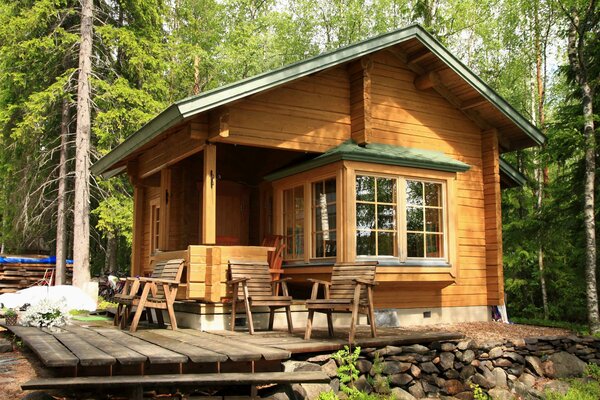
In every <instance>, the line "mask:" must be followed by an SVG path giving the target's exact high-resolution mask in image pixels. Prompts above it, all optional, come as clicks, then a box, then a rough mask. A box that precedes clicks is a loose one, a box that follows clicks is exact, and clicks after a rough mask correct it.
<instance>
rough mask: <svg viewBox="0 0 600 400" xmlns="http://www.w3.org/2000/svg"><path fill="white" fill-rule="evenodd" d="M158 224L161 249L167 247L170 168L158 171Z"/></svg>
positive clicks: (164, 249)
mask: <svg viewBox="0 0 600 400" xmlns="http://www.w3.org/2000/svg"><path fill="white" fill-rule="evenodd" d="M160 196H161V197H160V225H159V229H160V230H159V232H158V240H159V249H160V250H162V251H166V250H171V249H169V225H170V214H171V213H170V212H169V209H170V206H171V201H170V200H171V199H170V197H171V169H170V168H163V169H162V170H161V171H160Z"/></svg>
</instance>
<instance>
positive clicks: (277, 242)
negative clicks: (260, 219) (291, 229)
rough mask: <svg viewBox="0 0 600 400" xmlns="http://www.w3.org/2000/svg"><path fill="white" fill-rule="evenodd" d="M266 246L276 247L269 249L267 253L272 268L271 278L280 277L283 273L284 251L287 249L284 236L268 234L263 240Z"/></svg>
mask: <svg viewBox="0 0 600 400" xmlns="http://www.w3.org/2000/svg"><path fill="white" fill-rule="evenodd" d="M262 245H263V246H264V247H274V248H275V250H274V251H269V252H268V254H267V261H268V262H269V269H270V270H271V271H270V272H271V278H272V279H279V278H280V277H281V274H282V273H283V268H282V266H283V252H284V250H285V243H283V236H281V235H268V236H265V238H264V239H263V241H262Z"/></svg>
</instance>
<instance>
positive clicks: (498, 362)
mask: <svg viewBox="0 0 600 400" xmlns="http://www.w3.org/2000/svg"><path fill="white" fill-rule="evenodd" d="M493 364H494V367H502V368H510V367H512V366H513V363H512V361H510V360H507V359H506V358H497V359H495V360H494V362H493Z"/></svg>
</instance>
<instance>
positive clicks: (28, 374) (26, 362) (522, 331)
mask: <svg viewBox="0 0 600 400" xmlns="http://www.w3.org/2000/svg"><path fill="white" fill-rule="evenodd" d="M0 329H2V328H0ZM407 329H410V330H411V331H423V332H431V331H453V332H461V333H463V334H464V335H465V336H466V337H468V338H471V339H474V340H477V341H481V342H485V341H497V340H502V339H509V340H514V339H523V338H525V337H532V336H534V337H535V336H555V335H568V334H571V332H570V331H568V330H564V329H557V328H544V327H537V326H529V325H515V324H503V323H499V322H469V323H461V324H444V325H431V326H420V327H410V328H407ZM0 337H6V338H10V335H8V334H7V333H6V332H1V333H0ZM14 347H15V351H13V352H10V353H0V400H14V399H22V398H23V397H24V396H25V395H26V392H23V391H22V390H21V387H20V385H21V384H22V383H25V382H27V381H28V380H30V379H33V378H35V377H50V376H52V375H51V374H52V372H51V371H50V370H49V369H47V368H43V366H42V365H41V363H40V361H39V360H38V358H37V357H36V356H35V354H33V353H31V351H29V350H28V349H25V348H23V347H21V346H18V345H17V346H14Z"/></svg>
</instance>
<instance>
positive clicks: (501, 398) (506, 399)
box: [488, 387, 516, 400]
mask: <svg viewBox="0 0 600 400" xmlns="http://www.w3.org/2000/svg"><path fill="white" fill-rule="evenodd" d="M488 395H489V396H490V397H491V398H492V400H514V399H516V397H515V395H514V394H512V393H511V392H510V391H509V390H508V389H503V388H499V387H495V388H493V389H490V391H489V392H488Z"/></svg>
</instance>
